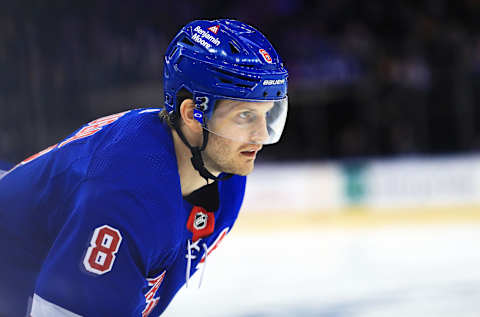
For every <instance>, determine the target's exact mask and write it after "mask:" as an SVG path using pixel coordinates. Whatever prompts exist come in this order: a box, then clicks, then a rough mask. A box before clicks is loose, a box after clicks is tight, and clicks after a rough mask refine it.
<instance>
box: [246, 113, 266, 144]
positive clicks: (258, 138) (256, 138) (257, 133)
mask: <svg viewBox="0 0 480 317" xmlns="http://www.w3.org/2000/svg"><path fill="white" fill-rule="evenodd" d="M268 138H269V135H268V129H267V121H266V120H265V119H264V118H263V119H261V120H258V121H257V122H256V124H255V125H254V126H253V129H252V131H251V134H250V143H253V144H264V143H265V142H267V140H268Z"/></svg>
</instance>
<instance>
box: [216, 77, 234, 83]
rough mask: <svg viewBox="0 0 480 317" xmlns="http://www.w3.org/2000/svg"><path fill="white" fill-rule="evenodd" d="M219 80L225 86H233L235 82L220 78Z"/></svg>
mask: <svg viewBox="0 0 480 317" xmlns="http://www.w3.org/2000/svg"><path fill="white" fill-rule="evenodd" d="M219 80H220V81H221V82H222V83H224V84H233V82H232V81H231V80H228V79H226V78H219Z"/></svg>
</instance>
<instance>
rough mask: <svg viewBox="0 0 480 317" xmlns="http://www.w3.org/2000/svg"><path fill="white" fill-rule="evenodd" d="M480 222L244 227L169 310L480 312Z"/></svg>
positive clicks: (241, 314)
mask: <svg viewBox="0 0 480 317" xmlns="http://www.w3.org/2000/svg"><path fill="white" fill-rule="evenodd" d="M479 241H480V224H471V225H468V224H464V225H453V224H449V225H423V226H421V225H411V226H390V227H381V228H368V229H367V228H357V229H341V228H333V229H332V228H330V229H327V228H321V227H320V228H318V229H315V230H308V231H302V232H270V233H258V232H257V233H252V232H251V233H248V232H245V231H240V232H235V229H234V230H233V232H232V233H231V234H229V235H228V236H227V237H226V238H225V239H224V241H223V242H222V243H221V245H220V246H219V248H217V250H215V251H214V252H213V253H212V255H211V256H210V257H209V258H208V263H207V267H206V272H205V277H204V281H203V284H202V288H201V289H198V288H197V285H198V275H199V274H196V276H195V277H194V278H193V280H191V281H190V284H189V285H190V287H189V288H188V289H182V290H180V292H179V294H178V295H177V297H176V298H175V299H174V300H173V302H172V303H171V304H170V306H169V307H168V308H167V311H166V312H165V313H164V314H163V315H162V316H167V317H174V316H175V317H176V316H195V317H202V316H212V317H216V316H234V317H266V316H305V317H310V316H321V317H344V316H345V317H346V316H348V317H380V316H382V317H383V316H388V317H397V316H398V317H406V316H408V317H417V316H418V317H425V316H435V317H446V316H448V317H450V316H455V317H470V316H472V317H473V316H480V250H479V249H480V248H479Z"/></svg>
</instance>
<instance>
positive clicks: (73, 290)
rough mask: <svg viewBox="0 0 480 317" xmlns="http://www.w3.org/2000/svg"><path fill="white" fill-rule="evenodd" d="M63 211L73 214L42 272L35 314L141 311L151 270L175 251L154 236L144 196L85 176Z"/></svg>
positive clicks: (163, 264) (132, 313) (135, 313)
mask: <svg viewBox="0 0 480 317" xmlns="http://www.w3.org/2000/svg"><path fill="white" fill-rule="evenodd" d="M63 211H64V212H66V213H69V216H68V219H67V221H66V222H65V224H64V225H63V227H62V228H61V230H60V232H59V233H58V235H57V236H56V237H55V242H54V243H53V245H52V247H51V249H50V251H49V253H48V255H47V257H46V259H45V261H44V264H43V266H42V269H41V271H40V273H39V276H38V279H37V283H36V287H35V294H34V298H33V305H32V314H31V315H32V317H44V316H53V317H55V316H77V315H80V316H142V311H143V310H144V309H145V306H146V300H145V290H146V289H147V288H148V281H147V277H148V272H150V271H151V270H152V269H154V268H153V267H152V265H155V268H158V267H160V268H161V267H163V268H166V267H167V266H168V262H169V259H170V258H171V255H172V254H171V253H170V250H172V247H171V246H170V245H169V243H168V241H169V240H168V239H165V240H164V241H159V239H154V238H153V237H154V235H153V233H152V231H153V230H154V228H152V226H153V223H154V221H153V219H151V216H150V215H149V213H148V212H147V210H146V208H145V206H144V205H143V204H142V202H141V201H139V200H138V199H137V198H136V197H135V196H133V195H132V194H131V193H129V192H126V191H121V190H118V189H115V188H113V187H112V188H105V184H101V183H100V182H98V181H86V182H84V183H82V184H81V185H79V188H78V189H77V190H76V191H75V193H74V194H73V195H72V197H71V198H70V199H69V201H67V202H66V204H65V206H64V208H63ZM51 221H52V222H53V221H54V220H51ZM165 230H168V229H167V228H165ZM159 258H160V260H159Z"/></svg>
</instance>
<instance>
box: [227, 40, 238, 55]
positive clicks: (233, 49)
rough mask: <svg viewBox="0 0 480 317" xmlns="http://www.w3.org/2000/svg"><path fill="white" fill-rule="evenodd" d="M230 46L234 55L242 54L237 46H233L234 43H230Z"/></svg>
mask: <svg viewBox="0 0 480 317" xmlns="http://www.w3.org/2000/svg"><path fill="white" fill-rule="evenodd" d="M228 44H229V45H230V50H231V51H232V54H240V50H239V49H238V47H237V46H236V45H235V44H233V43H232V42H229V43H228Z"/></svg>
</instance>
